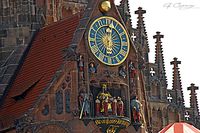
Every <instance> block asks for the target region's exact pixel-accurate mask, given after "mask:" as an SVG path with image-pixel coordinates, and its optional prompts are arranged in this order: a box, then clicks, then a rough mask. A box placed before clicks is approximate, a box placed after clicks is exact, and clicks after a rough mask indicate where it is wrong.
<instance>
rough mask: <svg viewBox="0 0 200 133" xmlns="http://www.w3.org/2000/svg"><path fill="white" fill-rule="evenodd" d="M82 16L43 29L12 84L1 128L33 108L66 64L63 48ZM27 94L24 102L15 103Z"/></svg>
mask: <svg viewBox="0 0 200 133" xmlns="http://www.w3.org/2000/svg"><path fill="white" fill-rule="evenodd" d="M79 20H80V18H79V15H75V16H72V17H70V18H67V19H64V20H62V21H59V22H56V23H54V24H52V25H49V26H46V27H44V28H42V29H41V30H40V31H39V32H38V33H37V35H36V37H35V39H34V41H33V43H32V44H31V45H32V46H31V48H30V50H29V51H28V54H27V56H26V57H25V60H24V62H23V65H22V67H21V68H20V70H19V72H18V73H17V76H16V79H15V80H14V82H13V83H12V86H11V88H10V89H9V92H8V94H7V96H6V97H5V101H4V104H3V105H2V107H1V108H0V128H1V125H3V127H4V128H5V127H7V126H10V125H11V124H13V121H14V120H15V119H16V118H18V117H20V116H21V115H22V114H24V113H25V112H26V111H28V109H30V108H31V107H32V106H33V104H34V102H35V101H36V99H37V98H38V96H39V95H40V94H41V93H42V92H43V90H44V88H45V87H46V86H47V85H48V83H50V81H51V79H52V77H53V76H54V74H55V72H56V71H57V70H58V69H59V67H60V66H61V64H62V63H63V52H62V51H63V49H64V48H66V47H67V46H68V45H69V44H70V43H71V41H72V37H73V33H74V32H75V30H76V27H77V25H78V23H79ZM23 93H26V95H25V96H24V99H22V100H17V101H16V100H15V98H17V96H20V95H22V94H23Z"/></svg>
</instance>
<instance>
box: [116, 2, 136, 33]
mask: <svg viewBox="0 0 200 133" xmlns="http://www.w3.org/2000/svg"><path fill="white" fill-rule="evenodd" d="M118 10H119V12H120V14H121V17H122V19H123V20H124V23H125V24H126V26H127V27H128V30H129V33H130V34H132V33H133V29H132V22H131V12H130V8H129V0H121V2H120V5H119V6H118Z"/></svg>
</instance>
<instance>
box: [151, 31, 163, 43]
mask: <svg viewBox="0 0 200 133" xmlns="http://www.w3.org/2000/svg"><path fill="white" fill-rule="evenodd" d="M153 38H154V39H156V43H158V42H161V38H164V35H161V34H160V32H159V31H157V32H156V35H155V36H153Z"/></svg>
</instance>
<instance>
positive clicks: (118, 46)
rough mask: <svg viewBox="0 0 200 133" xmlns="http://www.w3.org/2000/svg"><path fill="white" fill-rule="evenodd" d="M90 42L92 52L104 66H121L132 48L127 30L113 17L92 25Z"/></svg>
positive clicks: (100, 19) (101, 18)
mask: <svg viewBox="0 0 200 133" xmlns="http://www.w3.org/2000/svg"><path fill="white" fill-rule="evenodd" d="M88 42H89V46H90V49H91V52H92V53H93V54H94V55H95V57H96V58H97V59H98V60H99V61H101V62H102V63H104V64H107V65H119V64H121V63H122V62H123V61H124V60H125V59H126V57H127V56H128V52H129V47H130V46H129V39H128V35H127V33H126V30H125V29H124V27H123V26H122V25H121V24H120V23H119V22H118V21H117V20H116V19H114V18H112V17H100V18H98V19H96V20H95V21H94V22H93V23H92V25H91V27H90V30H89V34H88Z"/></svg>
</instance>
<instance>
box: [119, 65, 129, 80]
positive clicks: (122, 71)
mask: <svg viewBox="0 0 200 133" xmlns="http://www.w3.org/2000/svg"><path fill="white" fill-rule="evenodd" d="M126 75H127V73H126V66H120V67H119V76H121V77H123V78H126Z"/></svg>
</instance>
